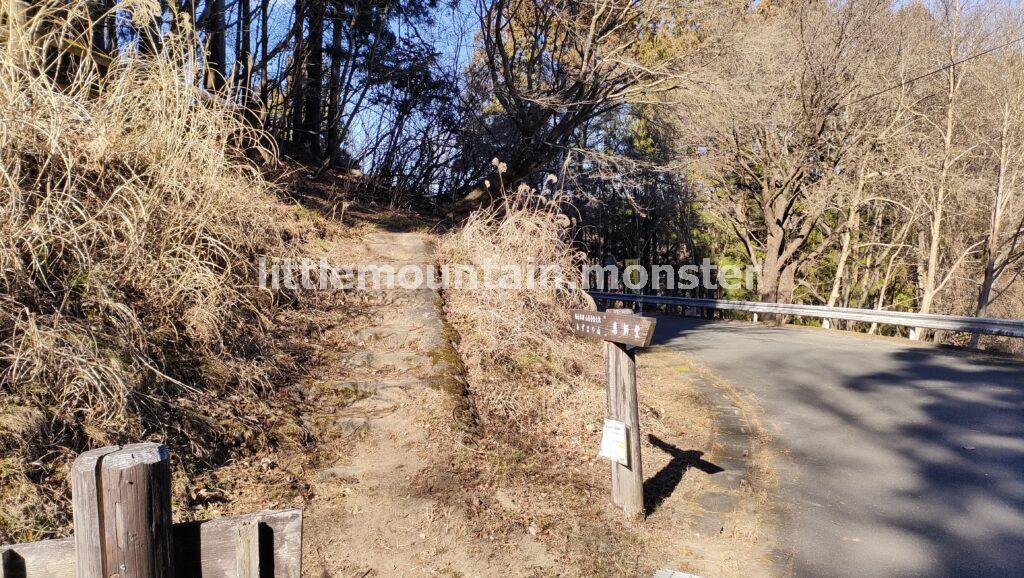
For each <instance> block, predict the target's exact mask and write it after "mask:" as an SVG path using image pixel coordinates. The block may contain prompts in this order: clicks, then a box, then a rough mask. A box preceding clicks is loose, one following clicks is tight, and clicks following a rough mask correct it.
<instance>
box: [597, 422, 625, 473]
mask: <svg viewBox="0 0 1024 578" xmlns="http://www.w3.org/2000/svg"><path fill="white" fill-rule="evenodd" d="M627 439H628V436H626V424H624V423H622V422H621V421H616V420H614V419H606V420H604V432H603V433H602V434H601V453H600V454H599V455H600V456H601V457H602V458H604V459H606V460H611V461H613V462H618V463H620V464H622V465H624V466H629V445H628V443H627V441H626V440H627Z"/></svg>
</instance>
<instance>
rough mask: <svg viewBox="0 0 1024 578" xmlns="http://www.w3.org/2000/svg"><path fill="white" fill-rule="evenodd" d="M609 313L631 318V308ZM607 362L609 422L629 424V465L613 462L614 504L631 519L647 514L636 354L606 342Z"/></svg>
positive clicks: (618, 345) (614, 310)
mask: <svg viewBox="0 0 1024 578" xmlns="http://www.w3.org/2000/svg"><path fill="white" fill-rule="evenodd" d="M609 313H621V314H623V315H631V314H632V313H633V312H632V311H630V310H629V309H613V310H611V311H609ZM605 349H606V352H607V354H606V358H607V359H606V361H607V363H608V367H607V376H608V419H612V420H616V421H620V422H622V423H624V424H625V425H626V440H627V443H628V448H627V451H628V454H627V455H628V463H626V464H622V463H619V462H615V461H613V462H612V464H611V465H612V503H614V504H615V505H616V506H619V507H620V508H622V510H623V511H624V512H626V515H628V516H642V515H643V513H644V472H643V463H642V461H643V460H641V459H640V458H641V453H640V410H639V406H638V405H637V395H636V352H635V347H634V346H632V345H625V344H622V343H615V342H614V341H607V342H605Z"/></svg>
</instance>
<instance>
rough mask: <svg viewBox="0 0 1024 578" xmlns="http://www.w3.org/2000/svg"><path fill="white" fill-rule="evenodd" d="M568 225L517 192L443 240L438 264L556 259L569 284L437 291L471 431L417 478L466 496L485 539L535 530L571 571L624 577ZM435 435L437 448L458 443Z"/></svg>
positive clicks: (632, 562)
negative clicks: (599, 453) (573, 316)
mask: <svg viewBox="0 0 1024 578" xmlns="http://www.w3.org/2000/svg"><path fill="white" fill-rule="evenodd" d="M568 225H569V221H568V219H567V218H566V217H565V215H564V214H562V212H561V211H560V208H559V203H558V201H557V199H556V200H549V199H546V198H545V197H543V196H541V195H538V194H536V193H535V192H532V191H528V190H520V191H519V192H518V193H517V194H515V195H509V196H506V197H504V198H503V199H502V200H501V202H499V203H498V204H495V205H493V206H490V207H488V208H485V209H482V210H479V211H477V212H475V213H474V214H473V215H471V216H470V217H469V219H468V220H467V221H466V222H465V223H464V225H463V226H462V227H461V228H460V229H458V230H456V231H454V232H452V233H450V234H448V235H446V236H445V237H443V238H442V239H441V241H440V244H439V248H438V255H439V258H440V261H441V263H442V264H449V265H456V264H457V265H471V266H474V267H477V268H479V269H481V270H482V269H483V267H484V266H485V264H487V263H490V264H491V265H492V266H493V267H494V269H495V270H500V267H501V266H503V265H509V266H513V267H524V266H525V265H526V264H530V263H532V264H536V265H547V264H557V265H558V266H560V268H561V270H562V271H563V272H564V273H565V279H566V281H570V282H571V281H577V283H576V287H571V286H549V287H547V288H546V289H545V288H541V286H540V285H538V287H537V288H534V289H529V288H519V289H514V288H509V289H502V290H495V289H487V288H483V287H481V288H478V289H473V288H467V287H463V288H461V289H460V288H457V287H450V288H448V289H447V290H446V291H445V294H444V309H445V314H446V317H447V320H448V322H449V323H450V324H451V326H452V328H453V329H454V332H455V333H456V334H457V337H458V339H457V345H456V347H457V349H458V353H459V356H460V358H461V360H462V362H463V364H464V365H465V374H466V375H465V379H466V384H465V387H466V392H465V396H464V400H465V403H466V404H467V405H468V406H470V408H471V409H472V411H473V413H474V418H475V422H476V423H475V424H473V425H475V426H476V427H474V428H472V431H471V432H470V435H463V438H464V439H465V441H466V443H465V444H458V443H455V444H451V445H450V447H447V448H445V450H446V451H440V452H439V454H438V455H439V456H445V458H444V459H446V460H447V462H446V463H444V464H443V465H441V466H440V467H437V468H433V469H432V472H433V478H432V479H430V480H427V481H426V485H427V486H429V487H433V488H438V487H446V488H449V490H450V492H451V494H452V495H453V496H454V497H456V498H457V499H461V500H463V503H464V504H465V505H466V506H467V508H468V514H469V516H470V517H471V518H472V519H473V520H474V522H475V524H474V527H475V528H476V529H477V531H478V532H479V533H480V534H481V535H482V536H485V537H488V538H489V539H512V538H513V537H514V536H516V535H521V534H522V533H524V532H525V533H529V534H533V535H536V536H538V537H539V538H541V539H542V540H543V541H544V542H545V543H546V544H548V546H549V547H551V548H553V549H554V551H555V552H556V553H557V555H558V556H564V557H566V558H567V559H568V560H569V561H570V562H571V566H573V567H576V568H577V569H578V571H579V573H580V575H586V576H604V575H630V574H633V573H635V572H636V571H637V566H636V564H637V554H638V552H639V550H640V547H641V545H640V543H639V542H638V541H636V540H635V536H633V535H632V533H631V532H630V530H629V528H628V524H625V523H624V521H623V520H621V517H620V516H616V515H615V514H614V513H612V516H611V517H610V518H609V517H608V515H607V514H608V508H607V500H606V499H605V497H604V492H605V489H604V487H603V485H604V483H605V481H606V480H605V477H606V475H607V474H606V472H607V469H606V466H605V464H604V463H600V462H598V460H596V459H595V454H596V449H595V448H596V447H597V437H598V435H599V434H598V433H597V432H598V431H599V424H600V421H601V418H602V417H603V415H604V405H605V399H604V398H605V393H604V388H603V386H602V382H603V377H602V376H603V367H604V366H603V361H602V360H603V350H602V349H601V347H600V345H599V344H598V343H596V342H591V341H583V340H581V339H579V338H577V337H576V336H575V335H573V334H572V332H571V331H570V330H569V327H570V323H569V319H570V317H569V310H570V309H572V308H585V307H587V304H588V300H587V297H586V295H585V294H583V293H582V292H581V291H580V290H579V289H578V287H579V283H578V281H579V279H574V278H573V277H572V275H573V274H575V275H577V276H578V275H579V272H580V261H579V260H580V259H581V255H579V254H577V252H576V251H575V250H574V249H573V247H572V245H571V243H570V241H569V239H568V236H567V233H568ZM439 415H440V413H439ZM437 427H440V428H445V427H447V426H446V425H445V424H437ZM459 429H460V428H459V426H457V425H456V430H459ZM462 433H464V432H462ZM438 437H439V443H442V444H443V443H450V441H451V440H452V439H457V438H456V437H455V436H450V435H441V436H438Z"/></svg>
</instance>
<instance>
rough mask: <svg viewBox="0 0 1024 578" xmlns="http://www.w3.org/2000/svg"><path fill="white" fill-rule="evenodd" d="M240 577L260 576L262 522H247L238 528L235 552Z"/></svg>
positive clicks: (255, 577)
mask: <svg viewBox="0 0 1024 578" xmlns="http://www.w3.org/2000/svg"><path fill="white" fill-rule="evenodd" d="M235 560H236V561H237V565H238V578H260V523H259V522H258V521H252V522H247V523H245V524H242V525H241V526H239V528H238V548H237V550H236V552H235Z"/></svg>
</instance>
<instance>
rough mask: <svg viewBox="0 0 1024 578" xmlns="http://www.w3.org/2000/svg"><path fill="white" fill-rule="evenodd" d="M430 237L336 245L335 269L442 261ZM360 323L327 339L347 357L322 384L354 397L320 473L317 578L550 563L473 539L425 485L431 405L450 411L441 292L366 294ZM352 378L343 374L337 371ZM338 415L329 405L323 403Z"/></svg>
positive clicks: (308, 525)
mask: <svg viewBox="0 0 1024 578" xmlns="http://www.w3.org/2000/svg"><path fill="white" fill-rule="evenodd" d="M432 255H433V251H432V244H431V240H430V236H429V235H428V234H425V233H420V232H388V231H381V230H373V231H371V232H369V233H368V234H367V235H365V237H364V238H363V240H361V241H358V242H343V243H339V244H338V245H337V246H335V247H333V248H332V249H331V250H330V253H329V254H328V258H329V259H330V260H331V261H332V262H335V263H360V264H366V263H379V264H391V265H404V264H430V263H432V262H433V256H432ZM355 297H357V298H358V299H359V308H360V316H359V318H360V319H362V322H361V323H360V325H361V326H360V327H357V328H353V327H352V325H350V324H348V325H346V324H338V325H336V326H335V327H334V328H333V329H329V330H328V333H331V334H329V335H326V336H325V340H324V341H325V342H326V343H330V344H337V347H338V348H339V350H340V352H339V353H338V355H337V356H330V355H328V356H325V358H327V359H330V360H331V362H330V363H329V364H327V366H326V367H325V368H324V370H323V372H322V374H321V376H320V378H319V380H320V383H319V387H320V388H324V387H327V388H333V389H334V390H336V391H338V392H345V393H346V394H347V395H349V397H350V399H353V398H354V399H355V401H354V402H352V403H351V404H350V405H348V406H347V407H344V408H343V409H340V410H339V411H337V412H335V413H334V423H333V427H334V430H335V431H334V432H333V433H334V434H335V435H334V436H332V437H334V438H335V440H336V441H335V442H334V443H335V445H336V446H337V447H338V449H339V452H342V453H339V455H337V458H336V460H335V461H334V463H329V464H328V467H326V468H324V469H322V470H320V471H318V472H317V474H316V476H315V481H314V484H313V486H314V490H315V497H314V498H313V499H312V500H311V501H309V502H308V503H307V506H306V512H305V545H304V550H305V552H304V568H305V570H304V574H305V575H307V576H317V577H321V576H332V577H333V576H359V577H363V576H432V575H443V576H461V575H465V576H497V575H502V576H505V575H524V574H527V573H528V571H524V570H522V569H523V568H527V567H534V568H536V567H538V566H542V567H550V566H551V565H552V564H553V562H552V561H551V560H548V559H546V554H545V553H544V550H543V548H542V547H541V546H540V545H539V544H537V543H533V544H528V543H524V544H521V545H517V547H516V548H514V549H509V548H507V547H500V546H498V545H496V544H493V543H491V542H488V541H482V540H477V539H474V536H473V534H472V532H471V530H470V529H469V527H468V526H467V524H466V520H465V518H464V515H463V514H462V510H463V509H462V508H461V507H458V505H456V506H454V507H446V506H442V505H441V504H440V503H439V502H437V501H436V500H435V499H433V498H432V497H431V496H430V495H429V494H428V493H427V492H425V491H423V490H422V489H420V488H418V486H417V484H416V480H417V476H418V474H420V473H421V471H422V470H423V469H424V468H426V467H427V466H428V463H429V460H428V457H429V455H430V454H429V452H430V451H431V449H430V444H429V439H428V433H427V431H428V430H427V428H426V427H425V420H427V419H430V416H428V415H425V411H424V408H437V407H443V405H444V404H443V403H438V400H437V399H436V398H437V397H438V396H444V395H447V394H445V393H444V392H443V391H441V389H440V388H437V387H436V385H437V381H438V380H439V379H442V378H443V374H444V371H445V370H446V369H447V368H446V366H445V363H446V362H445V361H444V360H443V359H440V358H441V357H443V356H440V355H438V353H437V352H438V351H441V350H443V349H444V346H445V343H444V337H443V335H444V331H443V323H442V321H441V317H440V313H439V310H438V299H439V297H438V295H437V293H436V291H433V290H429V289H421V290H415V291H413V290H401V289H396V290H384V291H375V292H359V295H358V296H355ZM332 374H333V375H334V376H336V375H344V376H345V377H344V379H338V378H337V377H334V376H332ZM324 409H328V408H324Z"/></svg>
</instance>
